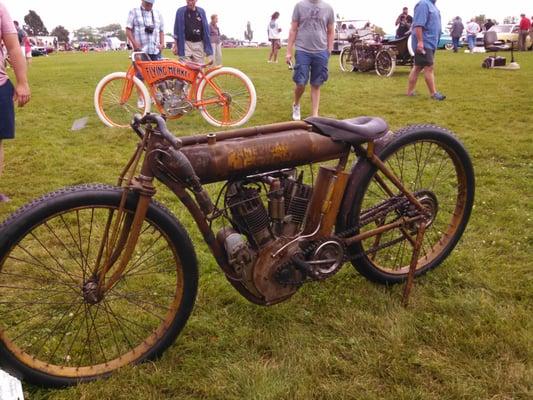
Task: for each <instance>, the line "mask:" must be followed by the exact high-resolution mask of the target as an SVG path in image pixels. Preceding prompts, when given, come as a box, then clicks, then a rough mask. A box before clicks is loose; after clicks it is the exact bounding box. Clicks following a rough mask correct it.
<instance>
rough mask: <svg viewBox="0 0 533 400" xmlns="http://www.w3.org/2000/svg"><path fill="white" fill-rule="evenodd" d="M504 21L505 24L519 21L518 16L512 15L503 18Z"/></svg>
mask: <svg viewBox="0 0 533 400" xmlns="http://www.w3.org/2000/svg"><path fill="white" fill-rule="evenodd" d="M503 23H504V24H516V23H518V18H517V17H511V16H509V17H505V18H504V19H503Z"/></svg>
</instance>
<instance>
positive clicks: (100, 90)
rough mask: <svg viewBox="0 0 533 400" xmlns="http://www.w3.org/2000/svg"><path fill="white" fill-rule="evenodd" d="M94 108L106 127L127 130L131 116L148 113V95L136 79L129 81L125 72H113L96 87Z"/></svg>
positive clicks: (143, 86) (140, 82)
mask: <svg viewBox="0 0 533 400" xmlns="http://www.w3.org/2000/svg"><path fill="white" fill-rule="evenodd" d="M94 108H95V109H96V114H98V117H99V118H100V120H101V121H102V122H103V123H104V124H106V125H107V126H109V127H111V128H113V127H118V128H127V127H129V125H130V123H131V120H132V117H133V115H135V114H137V113H140V114H142V115H144V114H146V113H147V112H149V111H150V94H149V93H148V89H146V86H145V85H144V83H143V82H142V81H141V80H140V79H138V78H137V77H133V80H129V79H128V78H127V74H126V73H125V72H114V73H112V74H109V75H107V76H105V77H104V78H103V79H102V80H101V81H100V82H99V83H98V86H96V90H95V92H94Z"/></svg>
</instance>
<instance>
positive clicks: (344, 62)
mask: <svg viewBox="0 0 533 400" xmlns="http://www.w3.org/2000/svg"><path fill="white" fill-rule="evenodd" d="M351 50H352V48H351V47H350V46H346V47H345V48H343V49H342V51H341V54H340V55H339V66H340V67H341V71H343V72H353V71H354V70H355V67H354V65H353V62H352V52H351Z"/></svg>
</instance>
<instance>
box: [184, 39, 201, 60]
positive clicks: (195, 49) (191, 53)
mask: <svg viewBox="0 0 533 400" xmlns="http://www.w3.org/2000/svg"><path fill="white" fill-rule="evenodd" d="M185 58H186V59H187V60H190V61H193V62H196V63H199V64H203V63H204V61H205V60H204V58H205V52H204V42H201V41H200V42H187V41H185Z"/></svg>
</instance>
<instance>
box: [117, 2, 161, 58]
mask: <svg viewBox="0 0 533 400" xmlns="http://www.w3.org/2000/svg"><path fill="white" fill-rule="evenodd" d="M152 18H153V19H152ZM147 26H153V28H154V31H153V33H152V34H148V33H146V32H145V30H144V28H145V27H147ZM126 28H130V29H131V30H132V31H133V37H134V38H135V40H136V41H137V42H138V43H139V44H140V45H141V51H144V52H145V53H148V54H159V52H160V50H159V33H160V32H164V29H165V28H164V25H163V17H162V16H161V14H160V13H159V11H156V10H154V9H152V11H146V10H144V9H141V7H136V8H134V9H132V10H131V11H130V13H129V15H128V22H126Z"/></svg>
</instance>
